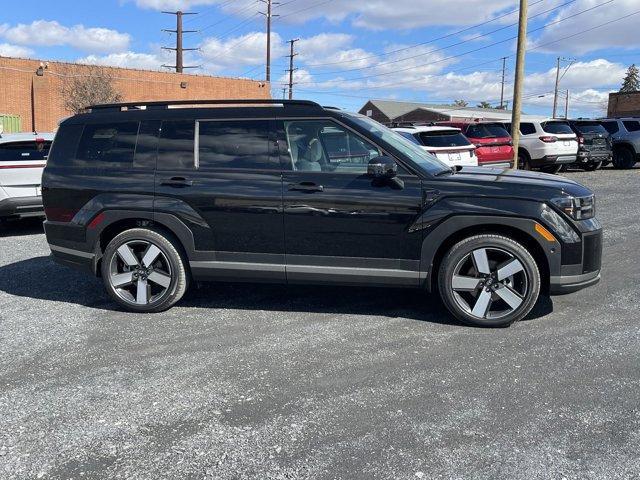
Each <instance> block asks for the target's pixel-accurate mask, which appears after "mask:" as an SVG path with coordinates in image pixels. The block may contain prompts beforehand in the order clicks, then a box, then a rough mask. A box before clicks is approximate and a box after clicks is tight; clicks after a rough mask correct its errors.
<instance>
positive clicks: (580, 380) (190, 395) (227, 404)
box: [0, 168, 640, 480]
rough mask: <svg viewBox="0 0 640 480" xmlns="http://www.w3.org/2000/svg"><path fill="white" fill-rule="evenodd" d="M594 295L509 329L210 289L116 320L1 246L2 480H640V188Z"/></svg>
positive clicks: (320, 291) (90, 289) (615, 176)
mask: <svg viewBox="0 0 640 480" xmlns="http://www.w3.org/2000/svg"><path fill="white" fill-rule="evenodd" d="M567 175H568V176H569V177H570V178H574V179H576V180H578V181H580V182H582V183H584V184H586V185H588V186H589V187H591V188H592V189H593V190H594V191H595V192H596V194H597V195H598V216H599V218H600V220H601V221H602V223H603V224H604V226H605V229H606V230H605V251H604V272H603V280H602V282H601V283H600V284H599V285H598V286H596V287H593V288H591V289H588V290H585V291H582V292H579V293H576V294H573V295H569V296H564V297H554V298H553V299H552V300H549V299H542V300H541V301H540V302H539V304H538V305H537V306H536V308H535V310H534V312H533V314H532V315H530V317H529V318H528V319H527V320H526V321H522V322H520V323H518V324H515V325H513V326H512V327H511V328H507V329H477V328H469V327H464V326H461V325H459V324H457V323H455V322H453V321H452V320H451V319H450V318H449V317H448V316H447V314H446V312H445V311H444V310H443V307H441V306H440V304H439V302H438V301H437V300H435V299H433V298H429V297H426V296H424V295H422V294H419V293H417V292H413V291H402V290H398V291H396V290H391V291H384V290H375V289H358V288H344V289H343V288H328V287H293V288H285V287H280V286H263V285H213V284H212V285H207V286H205V287H203V288H200V289H197V290H192V291H190V292H189V293H188V294H187V297H186V298H185V299H184V300H183V301H182V303H180V304H179V306H177V307H175V308H174V309H172V310H171V311H168V312H165V313H162V314H155V315H137V314H130V313H123V312H121V311H118V309H117V307H116V305H115V304H114V303H113V302H111V301H110V300H109V298H108V297H107V295H106V294H105V293H104V291H103V289H102V286H101V283H100V282H99V281H98V280H97V279H94V278H91V277H88V276H86V275H84V274H82V273H79V272H75V271H73V270H69V269H67V268H65V267H61V266H58V265H56V264H54V263H53V262H52V261H51V260H50V259H49V257H48V248H47V244H46V241H45V238H44V236H43V235H42V233H41V229H40V226H39V224H38V223H37V222H26V221H25V222H18V223H13V224H10V225H9V226H7V227H0V478H2V479H30V478H65V479H66V478H127V479H151V478H153V479H164V478H180V479H182V478H194V479H198V478H220V479H244V478H247V479H248V478H251V479H271V478H274V479H276V478H277V479H280V478H282V479H287V478H292V479H307V478H309V479H311V478H313V479H333V478H339V479H360V478H363V479H383V478H384V479H387V478H389V479H416V478H425V479H431V478H458V479H484V478H504V479H527V480H530V479H538V478H540V479H542V478H544V479H550V478H553V479H562V478H565V479H598V480H601V479H628V478H640V453H639V452H640V328H639V323H640V314H639V313H638V307H639V303H640V302H639V299H640V269H639V268H638V262H639V260H640V253H639V252H640V209H639V208H638V202H639V199H640V197H639V192H640V168H636V169H635V170H634V171H614V170H610V169H606V170H603V171H599V172H594V173H583V172H572V173H569V174H567Z"/></svg>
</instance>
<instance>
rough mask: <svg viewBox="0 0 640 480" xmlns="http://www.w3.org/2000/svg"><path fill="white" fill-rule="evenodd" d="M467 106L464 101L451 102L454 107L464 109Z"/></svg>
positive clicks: (467, 103)
mask: <svg viewBox="0 0 640 480" xmlns="http://www.w3.org/2000/svg"><path fill="white" fill-rule="evenodd" d="M468 105H469V102H465V101H464V100H454V101H453V106H454V107H466V106H468Z"/></svg>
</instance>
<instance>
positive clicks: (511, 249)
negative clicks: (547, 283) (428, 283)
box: [438, 234, 540, 327]
mask: <svg viewBox="0 0 640 480" xmlns="http://www.w3.org/2000/svg"><path fill="white" fill-rule="evenodd" d="M438 288H439V290H440V296H441V298H442V301H443V302H444V304H445V306H446V307H447V309H448V310H449V311H450V312H451V313H452V314H453V315H454V316H455V317H456V318H458V319H459V320H460V321H462V322H464V323H466V324H469V325H475V326H483V327H487V326H494V327H502V326H507V325H510V324H511V323H513V322H516V321H518V320H520V319H522V318H524V317H525V316H526V315H527V314H528V313H529V312H530V311H531V309H532V308H533V306H534V305H535V303H536V301H537V299H538V295H539V294H540V272H539V270H538V266H537V264H536V262H535V260H534V259H533V257H532V256H531V255H530V254H529V252H528V251H527V250H526V249H525V248H524V247H523V246H522V245H521V244H520V243H518V242H516V241H514V240H512V239H510V238H507V237H504V236H501V235H491V234H483V235H476V236H473V237H470V238H467V239H465V240H462V241H460V242H459V243H457V244H456V245H454V246H453V247H452V248H451V249H450V250H449V251H448V252H447V254H446V255H445V257H444V259H443V260H442V264H441V265H440V270H439V275H438Z"/></svg>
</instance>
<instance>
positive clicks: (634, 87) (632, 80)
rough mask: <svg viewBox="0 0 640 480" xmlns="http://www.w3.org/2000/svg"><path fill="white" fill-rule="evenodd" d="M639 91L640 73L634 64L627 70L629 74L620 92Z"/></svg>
mask: <svg viewBox="0 0 640 480" xmlns="http://www.w3.org/2000/svg"><path fill="white" fill-rule="evenodd" d="M638 91H640V73H639V72H638V67H636V65H635V63H634V64H633V65H631V66H630V67H629V68H628V69H627V74H626V75H625V77H624V80H623V81H622V88H621V89H620V92H623V93H629V92H638Z"/></svg>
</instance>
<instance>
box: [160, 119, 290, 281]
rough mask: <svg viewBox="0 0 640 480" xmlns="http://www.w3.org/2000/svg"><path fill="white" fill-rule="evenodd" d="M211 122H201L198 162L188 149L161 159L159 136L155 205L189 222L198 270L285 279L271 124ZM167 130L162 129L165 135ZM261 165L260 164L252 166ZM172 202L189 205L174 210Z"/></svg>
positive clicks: (214, 275)
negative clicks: (180, 214) (175, 156)
mask: <svg viewBox="0 0 640 480" xmlns="http://www.w3.org/2000/svg"><path fill="white" fill-rule="evenodd" d="M205 123H206V125H205ZM209 123H213V122H198V130H199V131H200V136H199V151H198V157H197V162H198V164H199V166H198V168H196V166H195V164H196V159H195V158H194V155H193V153H191V156H190V157H189V156H188V155H186V153H185V154H181V155H179V161H178V162H175V161H171V160H169V161H164V160H163V155H162V149H163V145H162V139H161V145H160V154H159V158H158V170H157V174H156V177H157V180H156V203H155V207H156V211H165V212H167V213H172V212H173V213H175V212H176V211H178V212H180V211H182V218H181V219H182V220H183V221H185V223H190V224H191V225H189V226H190V228H191V230H192V231H193V232H194V237H195V238H194V243H195V248H196V252H195V254H194V255H193V258H192V259H191V260H192V262H191V263H192V269H193V271H194V273H195V274H196V275H197V276H199V277H210V278H225V277H232V278H238V279H241V277H243V276H246V277H248V278H249V277H250V278H251V279H254V280H260V279H269V280H279V281H283V280H284V279H285V277H284V227H283V223H282V178H281V173H280V166H279V158H278V156H277V150H276V148H275V141H274V140H273V139H271V138H270V125H271V122H270V121H269V120H260V121H246V122H244V123H243V121H236V122H235V123H230V122H224V121H219V122H218V121H216V122H215V125H209ZM194 125H195V122H192V125H191V128H192V132H193V128H194ZM168 131H169V130H168V128H165V127H163V133H167V132H168ZM192 135H193V133H192ZM175 136H176V137H180V136H182V137H185V138H186V137H188V134H184V135H181V134H179V133H176V135H175ZM178 145H179V147H178V148H181V147H184V152H189V151H190V152H193V149H194V143H193V137H191V140H190V144H189V145H185V144H184V143H183V142H182V140H181V141H180V143H178ZM171 148H172V147H171V146H166V149H168V150H170V149H171ZM247 149H249V150H247ZM185 156H186V157H188V158H189V160H185ZM256 162H258V163H256ZM259 162H263V164H262V165H261V164H260V163H259ZM265 162H267V163H268V162H271V163H274V162H275V164H276V165H275V167H273V165H268V164H267V163H265ZM260 166H264V167H265V168H254V167H260ZM176 202H179V203H182V204H187V206H184V205H183V206H182V208H181V209H178V208H175V204H176ZM194 217H195V218H194ZM203 222H204V224H203Z"/></svg>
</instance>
